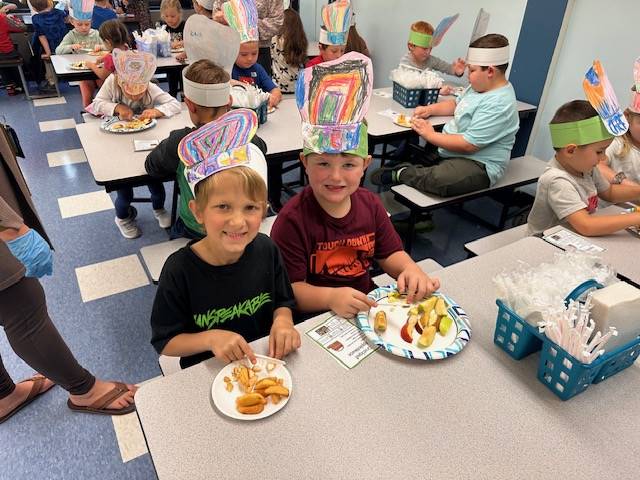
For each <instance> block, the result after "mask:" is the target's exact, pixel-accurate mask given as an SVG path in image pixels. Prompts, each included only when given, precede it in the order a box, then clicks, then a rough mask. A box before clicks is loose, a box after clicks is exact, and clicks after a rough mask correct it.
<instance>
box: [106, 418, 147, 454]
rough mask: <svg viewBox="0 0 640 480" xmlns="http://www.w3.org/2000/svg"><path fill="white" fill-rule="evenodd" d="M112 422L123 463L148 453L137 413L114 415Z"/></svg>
mask: <svg viewBox="0 0 640 480" xmlns="http://www.w3.org/2000/svg"><path fill="white" fill-rule="evenodd" d="M111 420H113V429H114V430H115V432H116V439H117V440H118V448H119V449H120V456H121V457H122V462H123V463H127V462H128V461H129V460H133V459H134V458H138V457H139V456H141V455H144V454H145V453H147V444H146V442H145V441H144V435H143V433H142V427H140V421H139V420H138V415H137V414H136V412H132V413H129V414H127V415H113V416H112V417H111Z"/></svg>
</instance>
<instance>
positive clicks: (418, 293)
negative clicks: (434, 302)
mask: <svg viewBox="0 0 640 480" xmlns="http://www.w3.org/2000/svg"><path fill="white" fill-rule="evenodd" d="M439 288H440V280H438V279H437V278H430V277H429V275H427V274H426V273H424V272H423V271H422V270H421V269H420V267H418V265H416V264H415V263H413V264H410V265H409V266H407V268H405V269H404V270H403V271H402V273H400V275H398V291H399V292H400V293H406V294H407V303H413V302H415V301H420V300H422V299H423V298H424V297H425V296H426V295H430V294H432V293H433V292H435V291H436V290H438V289H439Z"/></svg>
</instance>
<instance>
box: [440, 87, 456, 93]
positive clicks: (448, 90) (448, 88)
mask: <svg viewBox="0 0 640 480" xmlns="http://www.w3.org/2000/svg"><path fill="white" fill-rule="evenodd" d="M452 93H453V87H452V86H451V85H443V86H442V88H441V89H440V95H451V94H452Z"/></svg>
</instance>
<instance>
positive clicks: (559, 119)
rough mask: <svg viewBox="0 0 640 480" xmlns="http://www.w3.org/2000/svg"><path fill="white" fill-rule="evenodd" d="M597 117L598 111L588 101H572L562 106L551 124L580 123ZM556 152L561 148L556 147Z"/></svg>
mask: <svg viewBox="0 0 640 480" xmlns="http://www.w3.org/2000/svg"><path fill="white" fill-rule="evenodd" d="M597 116H598V112H596V109H595V108H593V107H592V106H591V104H590V103H589V102H587V101H586V100H572V101H570V102H567V103H565V104H564V105H561V106H560V108H558V110H556V113H555V114H554V115H553V118H552V119H551V122H549V123H550V124H551V125H553V124H555V123H569V122H578V121H580V120H586V119H587V118H591V117H597ZM578 148H579V147H578ZM554 150H555V151H558V150H560V148H557V147H554Z"/></svg>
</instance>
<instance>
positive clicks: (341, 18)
mask: <svg viewBox="0 0 640 480" xmlns="http://www.w3.org/2000/svg"><path fill="white" fill-rule="evenodd" d="M322 21H323V23H324V28H321V29H320V37H319V42H320V43H322V44H323V45H346V44H347V38H348V35H349V27H350V26H351V4H350V3H349V2H348V0H338V1H336V2H333V3H330V4H329V5H325V6H324V7H322Z"/></svg>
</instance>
